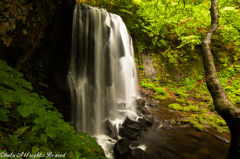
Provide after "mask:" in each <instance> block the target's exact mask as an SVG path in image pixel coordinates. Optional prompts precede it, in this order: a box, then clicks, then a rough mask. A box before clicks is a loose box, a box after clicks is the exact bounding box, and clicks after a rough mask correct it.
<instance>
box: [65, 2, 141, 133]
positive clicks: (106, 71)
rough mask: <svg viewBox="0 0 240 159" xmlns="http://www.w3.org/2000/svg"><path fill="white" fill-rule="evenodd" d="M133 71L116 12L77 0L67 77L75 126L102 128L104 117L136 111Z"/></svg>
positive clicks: (131, 53) (127, 41) (129, 42)
mask: <svg viewBox="0 0 240 159" xmlns="http://www.w3.org/2000/svg"><path fill="white" fill-rule="evenodd" d="M136 74H137V72H136V66H135V62H134V51H133V44H132V40H131V37H130V36H129V34H128V32H127V28H126V26H125V24H124V23H123V21H122V19H121V17H119V16H118V15H115V14H110V13H108V12H107V11H106V10H104V9H100V8H94V7H91V6H87V5H83V4H76V6H75V9H74V16H73V28H72V53H71V63H70V70H69V74H68V81H69V86H70V90H71V97H72V110H71V113H72V124H73V126H74V128H75V130H76V131H83V132H87V133H88V134H90V135H99V134H102V133H103V131H104V130H103V129H104V126H102V123H103V121H104V120H106V119H109V118H111V120H112V121H114V120H115V121H117V120H121V119H119V118H120V115H121V112H123V111H126V110H128V111H131V112H132V114H134V113H135V106H134V103H135V102H134V101H135V100H136V98H137V97H138V93H137V90H136V89H137V88H136V87H137V75H136Z"/></svg>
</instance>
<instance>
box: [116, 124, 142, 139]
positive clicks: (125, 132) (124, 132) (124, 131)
mask: <svg viewBox="0 0 240 159" xmlns="http://www.w3.org/2000/svg"><path fill="white" fill-rule="evenodd" d="M119 135H121V136H123V137H126V138H128V139H129V140H131V141H136V140H137V139H138V136H139V134H138V132H136V131H133V130H131V129H128V128H125V127H120V128H119Z"/></svg>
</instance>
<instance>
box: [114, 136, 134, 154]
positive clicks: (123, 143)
mask: <svg viewBox="0 0 240 159" xmlns="http://www.w3.org/2000/svg"><path fill="white" fill-rule="evenodd" d="M129 144H130V141H129V140H128V139H121V140H119V141H118V142H117V143H116V144H115V146H114V149H113V150H114V153H115V155H116V156H121V155H123V154H125V153H128V152H129V151H131V149H130V147H129Z"/></svg>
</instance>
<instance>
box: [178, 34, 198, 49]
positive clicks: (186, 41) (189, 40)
mask: <svg viewBox="0 0 240 159" xmlns="http://www.w3.org/2000/svg"><path fill="white" fill-rule="evenodd" d="M178 40H181V41H182V44H181V45H180V46H178V47H177V48H181V47H183V46H185V45H190V46H191V49H192V50H194V45H198V44H200V43H201V40H200V37H199V36H196V35H190V36H185V37H180V38H179V39H178Z"/></svg>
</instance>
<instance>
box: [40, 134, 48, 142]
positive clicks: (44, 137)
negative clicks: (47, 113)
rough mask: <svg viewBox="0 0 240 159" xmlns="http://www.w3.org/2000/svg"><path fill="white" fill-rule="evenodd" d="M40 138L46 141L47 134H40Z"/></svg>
mask: <svg viewBox="0 0 240 159" xmlns="http://www.w3.org/2000/svg"><path fill="white" fill-rule="evenodd" d="M41 139H42V140H43V141H47V135H46V134H45V133H43V134H41Z"/></svg>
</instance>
